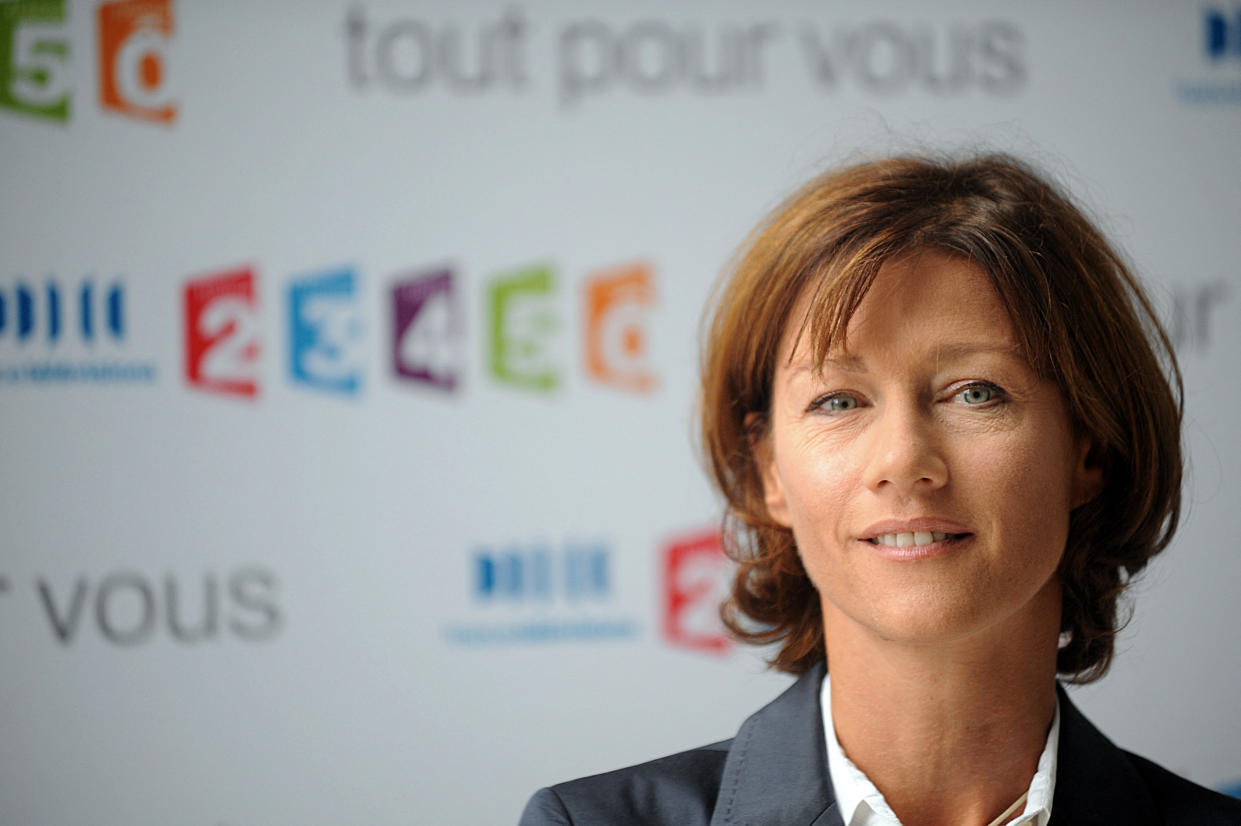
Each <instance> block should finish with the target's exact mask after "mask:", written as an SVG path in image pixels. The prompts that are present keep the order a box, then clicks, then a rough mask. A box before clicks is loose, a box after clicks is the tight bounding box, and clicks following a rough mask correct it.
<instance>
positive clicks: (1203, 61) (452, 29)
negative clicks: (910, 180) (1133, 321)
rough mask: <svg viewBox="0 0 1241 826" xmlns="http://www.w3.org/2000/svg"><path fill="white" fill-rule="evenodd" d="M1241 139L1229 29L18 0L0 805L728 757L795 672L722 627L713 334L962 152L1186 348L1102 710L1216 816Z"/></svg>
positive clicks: (12, 38)
mask: <svg viewBox="0 0 1241 826" xmlns="http://www.w3.org/2000/svg"><path fill="white" fill-rule="evenodd" d="M1239 139H1241V4H1239V3H1238V2H1236V0H1205V2H1198V1H1197V0H1195V2H1155V0H1150V1H1149V2H1142V3H1135V2H1128V0H1126V1H1125V2H1121V1H1120V0H1116V2H1090V3H1070V2H1050V3H1040V4H1028V3H1017V2H1004V3H994V2H982V0H976V1H974V0H960V2H945V3H939V4H935V5H934V6H932V5H930V4H921V3H903V2H902V3H898V2H861V0H858V2H835V3H830V4H827V3H804V4H793V3H787V4H768V5H762V6H760V5H758V4H754V3H733V4H727V3H706V2H702V3H685V4H675V5H673V4H666V3H654V2H647V3H625V4H619V3H617V4H611V3H581V2H538V3H535V2H524V3H523V2H509V3H500V2H496V3H492V2H471V3H453V4H449V3H423V2H394V1H388V0H385V1H384V2H379V0H315V2H312V3H307V2H292V0H288V1H287V2H264V3H243V2H189V0H175V2H172V1H171V0H119V1H118V2H74V1H73V0H8V2H0V151H2V152H3V155H2V157H3V170H4V172H3V180H2V183H0V415H2V417H3V418H2V421H3V426H4V437H3V439H0V480H2V484H3V488H2V491H0V524H3V526H4V528H3V534H2V536H3V538H2V539H0V660H2V661H3V663H4V667H3V672H2V674H0V741H2V742H3V748H2V749H0V821H3V822H4V823H6V824H10V823H11V824H52V823H57V824H60V823H65V824H68V823H87V822H89V823H95V824H116V825H117V826H120V824H125V825H126V826H130V825H131V824H161V825H163V824H186V825H187V826H221V825H222V824H224V825H227V826H240V825H241V824H294V823H297V824H306V823H323V824H327V823H363V822H364V823H373V824H389V823H390V824H397V823H401V824H404V823H428V824H431V823H434V824H491V823H495V824H502V823H511V822H515V821H516V819H517V816H518V813H519V812H520V809H521V806H522V805H523V803H524V801H525V799H526V798H527V797H528V795H529V794H530V793H531V792H532V791H533V790H534V789H535V788H537V787H538V786H541V785H545V784H548V783H552V782H556V781H559V780H564V779H568V778H570V777H573V776H578V775H582V774H587V773H593V772H598V771H602V770H605V769H609V768H614V767H618V766H621V765H624V764H628V763H633V762H637V761H641V760H645V759H649V758H652V757H655V756H658V755H660V754H664V753H668V752H672V751H677V750H681V749H684V748H688V747H691V746H695V745H699V744H701V743H705V742H710V741H714V740H719V739H723V738H727V737H730V736H732V734H733V733H734V732H735V731H736V729H737V727H738V726H739V725H740V723H741V721H742V720H743V719H744V717H745V716H746V715H747V714H749V713H750V712H751V711H753V710H754V709H756V708H757V707H758V706H759V705H761V704H762V703H763V702H765V701H766V700H767V699H769V698H770V697H772V696H774V695H775V694H776V693H778V691H779V690H780V689H781V688H782V687H783V686H784V685H785V684H786V683H787V682H788V679H787V678H786V677H782V676H780V675H778V674H772V673H769V672H766V671H765V670H764V667H763V662H762V658H761V653H762V652H754V651H749V650H740V649H738V648H737V647H736V646H734V645H732V644H730V643H729V641H728V640H727V639H726V638H725V637H724V636H723V635H722V633H721V631H720V626H719V623H718V619H717V618H716V613H715V610H716V605H717V603H718V600H719V598H720V596H721V595H722V593H723V589H724V588H725V586H726V582H727V577H728V573H729V568H728V563H727V562H726V561H725V560H724V559H723V557H722V556H721V555H720V551H719V542H718V536H717V533H716V531H717V528H718V524H719V517H720V503H719V502H718V501H717V499H716V498H715V496H714V495H713V493H712V492H711V490H710V488H709V486H708V484H707V482H706V479H705V476H704V474H703V472H702V470H701V468H700V464H699V462H698V459H697V453H696V447H695V437H694V435H693V434H694V413H693V409H694V397H695V392H696V381H697V343H698V335H699V324H700V319H701V315H702V309H703V306H704V304H705V302H706V300H707V297H708V295H709V293H710V291H711V288H712V285H713V284H714V283H715V281H716V279H717V277H718V276H719V274H720V272H721V271H723V270H724V269H725V268H726V266H727V263H728V261H729V258H730V256H731V255H732V254H733V252H734V251H735V250H736V248H737V246H738V245H739V244H740V243H741V241H742V240H743V238H744V237H745V235H746V233H747V232H748V231H749V230H750V229H751V228H752V227H753V226H754V224H755V223H756V222H757V221H758V220H759V219H760V218H761V217H762V216H763V215H764V214H765V213H766V212H767V211H768V210H769V209H771V208H772V207H774V206H775V205H776V204H777V203H778V202H779V200H780V199H781V198H782V197H783V196H784V195H785V194H787V193H788V192H789V191H790V190H791V189H792V188H793V187H794V186H796V185H797V184H799V183H801V182H802V181H804V180H805V179H807V178H808V177H810V176H811V175H813V174H814V173H816V172H818V171H820V170H822V169H824V168H826V167H827V166H829V165H831V164H833V163H837V162H841V161H845V160H850V159H858V158H864V157H867V156H869V155H874V154H881V153H885V152H890V151H894V150H895V151H900V150H915V151H917V150H936V149H942V148H956V149H961V148H964V149H980V150H986V149H996V150H1003V151H1010V152H1014V153H1016V154H1018V155H1020V156H1022V157H1025V158H1027V159H1029V160H1030V161H1032V162H1033V163H1035V164H1036V165H1038V166H1040V167H1042V168H1044V169H1045V170H1047V171H1048V172H1049V173H1050V174H1051V175H1052V176H1053V177H1055V178H1056V179H1057V180H1059V181H1060V182H1061V183H1062V184H1063V185H1065V186H1066V187H1067V188H1068V189H1069V190H1070V191H1071V192H1073V193H1074V194H1075V195H1076V196H1077V198H1078V199H1079V200H1080V201H1081V202H1082V203H1083V204H1084V205H1085V206H1086V208H1087V209H1088V210H1089V211H1090V213H1091V214H1092V215H1093V216H1094V217H1095V218H1096V219H1097V220H1098V221H1099V222H1100V223H1101V225H1102V226H1103V227H1104V228H1105V230H1106V231H1107V232H1108V233H1109V234H1110V236H1111V237H1112V238H1113V239H1114V240H1115V241H1116V242H1117V243H1118V244H1119V245H1120V246H1121V247H1122V248H1123V249H1124V250H1125V251H1126V252H1127V254H1128V255H1129V256H1130V257H1131V259H1132V260H1133V261H1134V262H1135V264H1136V268H1137V270H1138V271H1139V272H1140V273H1141V275H1142V277H1143V278H1144V279H1145V281H1146V283H1147V284H1148V286H1149V288H1150V290H1151V292H1152V293H1153V295H1154V297H1155V300H1156V302H1157V304H1158V306H1159V309H1160V312H1161V313H1163V316H1164V318H1165V319H1166V321H1167V323H1168V325H1169V328H1170V330H1171V332H1172V334H1173V336H1174V338H1175V341H1176V346H1177V349H1178V353H1179V356H1180V358H1181V360H1182V366H1183V368H1184V371H1185V378H1186V390H1187V397H1186V402H1187V405H1186V412H1187V417H1186V422H1187V428H1186V442H1187V448H1188V456H1189V460H1190V475H1189V482H1188V485H1187V489H1186V492H1187V499H1186V501H1187V505H1188V507H1187V511H1186V518H1185V520H1184V523H1183V528H1182V529H1181V531H1180V533H1179V534H1178V537H1177V540H1176V542H1175V544H1174V545H1173V546H1172V547H1171V548H1170V549H1169V550H1168V551H1167V552H1166V553H1165V554H1164V555H1163V557H1161V558H1159V559H1158V560H1157V561H1156V562H1155V563H1154V564H1153V566H1152V567H1151V569H1150V570H1149V572H1148V573H1147V574H1146V575H1145V576H1144V577H1143V579H1142V581H1141V583H1140V584H1139V585H1138V586H1137V588H1136V589H1135V593H1136V597H1137V598H1136V601H1135V613H1134V615H1133V621H1132V622H1131V623H1130V625H1129V626H1128V628H1127V629H1126V631H1125V632H1124V633H1123V635H1122V637H1121V640H1120V643H1119V647H1118V654H1119V656H1118V659H1117V662H1116V665H1115V667H1114V668H1113V671H1112V674H1111V675H1110V676H1109V677H1108V678H1107V679H1105V680H1104V681H1102V682H1101V683H1099V684H1097V685H1095V686H1092V687H1090V688H1088V689H1084V690H1078V691H1076V692H1075V697H1077V698H1078V699H1079V701H1080V703H1081V705H1082V706H1083V707H1084V708H1085V710H1086V711H1087V713H1088V714H1090V715H1092V717H1093V718H1094V720H1095V721H1096V722H1097V723H1098V724H1099V725H1100V727H1101V728H1103V729H1104V731H1105V732H1107V733H1108V734H1109V735H1110V736H1111V737H1112V738H1113V739H1115V740H1116V741H1117V742H1118V743H1120V744H1121V745H1123V746H1125V747H1127V748H1130V749H1132V750H1134V751H1137V752H1139V753H1141V754H1144V755H1147V756H1149V757H1151V758H1153V759H1155V760H1157V761H1158V762H1160V763H1163V764H1165V765H1167V766H1168V767H1169V768H1171V769H1173V770H1176V771H1179V772H1182V773H1184V774H1186V775H1188V776H1189V777H1191V778H1193V779H1195V780H1197V781H1199V782H1201V783H1204V784H1207V785H1212V786H1215V787H1217V788H1228V787H1231V788H1235V787H1236V784H1237V783H1238V781H1241V712H1239V711H1238V707H1237V702H1236V698H1237V686H1238V685H1239V684H1241V634H1238V621H1239V620H1241V610H1239V609H1238V599H1237V592H1238V583H1239V582H1241V554H1239V553H1238V551H1237V543H1238V537H1239V536H1241V517H1239V516H1238V514H1239V512H1241V511H1239V508H1238V503H1239V502H1241V475H1239V474H1238V470H1237V469H1238V467H1241V435H1239V432H1238V417H1237V412H1236V411H1237V410H1238V409H1241V372H1239V371H1238V366H1237V365H1238V355H1239V354H1241V325H1239V324H1238V318H1239V315H1241V273H1239V271H1238V261H1241V233H1239V232H1238V216H1239V215H1241V152H1239V151H1238V146H1239V145H1241V140H1239ZM1170 709H1175V711H1170Z"/></svg>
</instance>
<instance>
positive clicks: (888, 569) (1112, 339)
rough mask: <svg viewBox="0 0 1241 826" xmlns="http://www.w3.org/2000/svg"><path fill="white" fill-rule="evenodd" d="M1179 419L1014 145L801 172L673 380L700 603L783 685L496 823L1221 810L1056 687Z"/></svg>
mask: <svg viewBox="0 0 1241 826" xmlns="http://www.w3.org/2000/svg"><path fill="white" fill-rule="evenodd" d="M1165 365H1166V368H1167V371H1166V372H1165V369H1164V366H1165ZM1169 376H1170V378H1169ZM1180 421H1181V405H1180V376H1179V373H1178V371H1177V368H1176V365H1175V360H1174V358H1173V355H1172V352H1171V348H1170V346H1169V344H1168V339H1167V336H1166V335H1165V334H1164V332H1163V330H1162V329H1161V328H1160V326H1159V323H1158V321H1157V320H1156V318H1155V316H1154V313H1153V312H1152V310H1151V307H1150V304H1149V302H1148V300H1147V298H1146V296H1145V295H1144V294H1143V292H1142V290H1141V288H1140V287H1139V286H1138V284H1137V282H1136V281H1135V279H1134V278H1133V276H1132V275H1131V274H1130V273H1129V271H1128V270H1127V269H1126V267H1125V265H1124V263H1123V262H1122V261H1121V259H1120V257H1119V256H1118V255H1117V254H1116V253H1115V252H1114V251H1113V250H1112V249H1111V248H1110V247H1109V246H1108V244H1107V242H1106V241H1105V240H1104V239H1103V238H1102V237H1101V235H1100V234H1099V232H1098V231H1097V230H1096V229H1095V228H1094V227H1093V226H1092V225H1091V224H1090V223H1089V222H1088V221H1087V220H1086V219H1085V218H1084V217H1083V216H1082V214H1081V213H1080V212H1079V211H1078V210H1077V209H1076V208H1075V207H1074V206H1073V205H1072V203H1071V202H1070V201H1069V200H1068V199H1067V198H1065V197H1064V196H1063V195H1061V194H1060V193H1059V192H1057V191H1056V190H1055V189H1054V188H1053V187H1052V186H1050V185H1049V184H1048V183H1046V182H1045V181H1043V180H1042V179H1040V178H1039V177H1038V176H1037V175H1036V174H1034V173H1033V172H1032V171H1031V170H1029V169H1028V168H1027V167H1025V166H1024V165H1023V164H1021V163H1020V162H1018V161H1016V160H1014V159H1012V158H1009V157H1005V156H988V157H982V158H976V159H968V160H963V161H938V160H930V159H923V158H893V159H887V160H880V161H874V162H869V163H863V164H859V165H856V166H852V167H850V168H846V169H843V170H838V171H833V172H829V173H828V174H826V175H824V176H821V177H819V178H817V179H816V180H814V181H811V182H810V183H809V184H808V185H807V186H805V187H804V188H802V189H801V190H800V191H799V192H798V193H796V194H795V195H794V196H793V197H792V198H791V199H790V200H789V201H787V202H786V203H785V204H784V205H783V206H781V207H780V208H779V209H778V210H777V211H776V212H775V213H774V214H773V215H772V217H771V218H770V219H769V220H768V221H767V222H766V223H765V225H763V226H761V227H760V228H759V229H758V230H757V231H756V234H755V236H754V237H753V238H752V240H751V242H750V244H749V246H748V249H747V251H746V252H745V253H744V254H743V255H742V257H741V258H740V260H739V263H738V265H737V267H736V269H735V271H734V272H733V273H732V275H731V277H730V278H729V279H728V280H727V281H726V282H725V284H724V286H723V289H722V290H721V292H720V294H719V296H718V301H717V304H716V307H715V314H714V318H713V322H712V324H711V326H710V328H709V333H708V338H707V341H706V349H705V358H704V367H703V399H702V427H703V436H704V442H705V445H706V448H707V452H708V456H709V460H710V464H711V468H712V470H713V472H714V478H715V481H716V483H717V484H718V485H719V488H720V490H721V491H722V492H723V494H724V496H725V497H726V499H727V501H728V523H729V524H728V526H727V527H728V529H727V530H726V536H727V537H728V543H729V545H730V546H731V547H730V553H731V554H732V555H733V557H734V558H735V559H736V561H737V563H738V571H737V576H736V580H735V582H734V586H733V592H732V596H731V599H730V600H729V602H728V604H727V605H726V606H725V609H724V610H725V619H726V622H727V623H728V624H729V626H730V628H731V629H732V630H733V632H734V633H735V634H736V635H737V636H739V637H740V638H741V639H744V640H748V641H751V642H756V643H772V642H776V643H779V650H778V652H777V653H776V654H775V657H774V659H773V664H774V665H775V666H776V667H777V668H780V669H782V670H785V671H788V672H791V673H794V674H798V675H800V678H799V679H798V681H797V682H796V683H795V684H794V685H793V686H792V687H791V688H790V689H789V690H788V691H787V692H785V693H784V694H783V695H781V697H779V698H778V699H776V700H775V701H774V702H773V703H771V704H770V705H768V706H766V707H765V708H763V709H762V710H760V711H759V712H757V713H756V714H754V715H753V716H752V717H750V718H749V719H748V720H747V721H746V722H745V724H744V725H743V726H742V727H741V730H740V731H739V732H738V734H737V736H736V737H735V738H734V739H733V740H730V741H726V742H723V743H717V744H714V745H711V746H706V747H703V748H700V749H696V750H693V751H689V752H684V753H682V754H678V755H673V756H671V757H667V758H663V759H662V760H656V761H654V762H652V763H647V764H643V765H641V766H636V767H632V768H628V769H623V770H620V771H617V772H611V773H609V774H604V775H599V776H596V777H591V778H585V779H582V780H577V781H574V782H571V783H565V784H562V785H559V786H555V787H552V788H551V789H544V790H542V791H540V792H539V793H538V794H536V795H535V797H534V798H533V799H532V800H531V801H530V803H529V805H528V806H527V808H526V811H525V814H524V816H523V818H522V823H523V824H526V825H527V826H535V824H546V823H574V824H622V823H623V824H628V823H634V824H637V823H643V824H646V823H660V824H664V823H666V824H677V826H684V825H685V824H708V823H710V824H720V825H721V826H722V824H745V823H749V824H762V826H774V825H775V824H803V826H804V825H805V824H841V826H858V825H859V824H883V826H893V824H903V826H929V825H931V824H949V825H950V826H988V824H1022V826H1027V824H1029V825H1032V826H1047V824H1048V823H1052V824H1077V823H1099V824H1105V823H1106V824H1162V823H1167V824H1191V823H1192V824H1216V823H1218V824H1224V823H1229V824H1232V823H1241V801H1235V800H1231V799H1229V798H1225V797H1223V796H1222V795H1218V794H1215V793H1214V792H1211V791H1208V790H1206V789H1203V788H1201V787H1198V786H1195V785H1194V784H1192V783H1189V782H1188V781H1186V780H1183V779H1181V778H1179V777H1176V776H1175V775H1172V774H1170V773H1169V772H1167V771H1165V770H1164V769H1161V768H1159V767H1158V766H1156V765H1154V764H1152V763H1150V762H1148V761H1146V760H1144V759H1142V758H1140V757H1137V756H1134V755H1131V754H1128V753H1126V752H1123V751H1121V750H1120V749H1118V748H1116V747H1115V746H1114V745H1112V744H1111V743H1110V742H1109V741H1108V740H1107V739H1106V738H1104V737H1103V736H1102V735H1101V734H1100V733H1099V732H1098V731H1097V730H1096V729H1095V728H1094V727H1093V726H1091V724H1090V723H1089V722H1087V721H1086V720H1085V719H1084V718H1083V717H1082V716H1081V714H1080V713H1079V712H1078V711H1077V710H1076V709H1075V708H1074V707H1073V706H1072V704H1071V703H1070V702H1069V699H1068V697H1067V695H1065V694H1064V693H1063V691H1060V690H1058V688H1057V684H1056V677H1057V674H1059V675H1061V676H1062V677H1063V678H1064V679H1066V680H1068V681H1071V682H1089V681H1092V680H1095V679H1098V678H1099V677H1100V676H1102V675H1103V673H1104V672H1105V671H1106V670H1107V668H1108V665H1109V663H1110V661H1111V657H1112V653H1113V640H1114V638H1115V634H1116V630H1117V608H1116V605H1117V598H1118V596H1119V595H1120V593H1121V591H1122V590H1123V589H1124V587H1125V585H1126V583H1127V582H1128V581H1129V579H1130V578H1131V577H1132V576H1133V575H1134V574H1136V573H1137V572H1139V571H1140V570H1142V568H1143V567H1144V566H1145V565H1146V563H1147V561H1148V560H1149V559H1150V558H1151V557H1152V556H1153V555H1154V554H1156V553H1158V552H1159V551H1160V550H1162V549H1163V548H1164V547H1165V546H1166V545H1167V544H1168V542H1169V540H1170V538H1171V535H1172V532H1173V530H1174V529H1175V527H1176V523H1177V517H1178V513H1179V508H1180V486H1181V455H1180Z"/></svg>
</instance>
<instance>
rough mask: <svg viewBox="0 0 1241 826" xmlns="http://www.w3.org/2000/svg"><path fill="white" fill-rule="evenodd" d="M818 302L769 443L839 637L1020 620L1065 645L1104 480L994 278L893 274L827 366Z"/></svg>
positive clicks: (925, 259)
mask: <svg viewBox="0 0 1241 826" xmlns="http://www.w3.org/2000/svg"><path fill="white" fill-rule="evenodd" d="M807 303H808V302H807V301H805V300H803V302H802V303H801V304H800V305H799V308H798V311H797V312H796V313H794V316H793V319H792V322H791V323H790V324H789V332H786V335H785V340H784V341H783V342H782V345H781V350H780V357H779V361H778V363H777V369H776V374H775V377H774V381H773V385H772V409H771V412H770V427H769V430H768V433H767V436H766V437H765V439H764V440H763V441H762V442H761V443H760V444H759V445H758V446H757V447H758V457H759V461H760V466H761V467H762V469H763V483H764V493H765V496H766V502H767V507H768V510H769V512H770V514H771V516H772V517H773V518H774V519H775V520H776V521H778V522H779V523H781V524H783V525H785V526H787V527H789V528H791V529H792V531H793V535H794V537H795V539H796V541H797V546H798V548H799V551H800V554H801V558H802V562H803V564H804V566H805V568H806V571H807V572H808V573H809V575H810V578H811V580H812V581H813V583H814V585H815V587H816V588H817V589H818V591H819V595H820V599H821V601H822V604H823V611H824V619H825V622H826V623H827V625H828V627H829V638H830V636H831V629H832V626H833V624H834V623H845V624H846V625H847V626H848V627H850V628H852V629H854V630H861V631H864V632H866V633H869V634H873V635H877V636H878V637H880V638H883V639H888V640H905V641H909V642H922V643H929V642H935V641H948V640H954V639H961V638H964V637H966V636H968V635H971V634H976V633H980V632H987V631H988V630H990V631H991V632H993V633H996V634H1003V633H1004V630H1005V629H1006V628H1011V627H1012V625H1011V623H1013V622H1029V621H1033V622H1034V623H1035V624H1036V626H1037V627H1039V628H1051V629H1052V633H1053V634H1054V632H1055V629H1057V628H1058V623H1059V611H1060V599H1059V584H1058V582H1057V580H1056V577H1055V572H1056V568H1057V565H1058V563H1059V561H1060V556H1061V554H1062V553H1063V552H1064V547H1065V542H1066V540H1067V537H1068V528H1069V511H1070V510H1071V509H1072V508H1073V507H1075V506H1076V505H1077V504H1081V503H1082V502H1084V501H1086V500H1087V499H1089V498H1090V497H1091V496H1092V495H1093V494H1094V493H1095V492H1096V491H1097V489H1098V486H1099V485H1100V484H1101V479H1100V475H1099V473H1098V472H1097V471H1095V470H1094V469H1092V468H1089V467H1087V465H1086V451H1087V446H1088V445H1087V443H1086V441H1085V440H1083V439H1076V438H1074V436H1073V433H1072V429H1071V427H1070V424H1069V416H1068V411H1067V407H1066V404H1065V401H1064V399H1063V398H1062V395H1061V393H1060V391H1059V389H1058V388H1057V387H1056V385H1055V384H1054V383H1052V382H1049V381H1046V380H1043V379H1040V378H1039V377H1038V376H1037V375H1036V374H1035V373H1034V371H1033V370H1032V369H1031V368H1030V366H1029V365H1028V364H1026V362H1025V360H1024V359H1023V358H1022V356H1021V354H1020V351H1019V350H1018V348H1017V341H1016V338H1015V335H1014V332H1013V327H1012V323H1011V322H1010V320H1009V318H1008V314H1007V312H1006V311H1005V309H1004V307H1003V305H1002V304H1001V303H1000V299H999V296H998V295H997V294H996V292H995V289H994V288H993V287H992V286H991V283H990V281H989V280H988V279H987V276H986V275H985V274H984V273H983V271H982V270H981V269H980V268H979V267H978V266H977V265H975V264H973V263H971V262H968V261H966V260H963V259H960V258H954V257H949V256H947V255H944V254H941V253H938V252H934V251H926V252H922V253H919V254H916V255H912V256H910V257H907V258H904V259H901V260H898V261H892V262H889V263H887V264H885V265H884V266H883V267H882V269H881V270H880V272H879V274H878V276H877V278H876V280H875V282H874V285H873V287H872V289H871V290H870V292H869V293H868V295H867V296H866V299H865V300H864V301H863V302H862V304H861V306H860V307H859V308H858V310H857V312H856V313H855V314H854V316H853V318H852V319H851V320H850V322H849V326H848V331H847V344H848V350H840V349H834V350H833V351H832V352H830V353H829V356H828V359H827V361H826V362H825V363H824V364H823V365H821V366H819V365H816V364H814V362H813V354H812V353H811V352H810V351H811V350H812V349H813V348H812V347H811V346H810V345H809V344H808V343H807V342H806V341H805V340H803V341H801V342H799V343H798V346H797V347H796V350H795V351H794V346H793V345H794V342H793V340H792V337H793V335H794V334H795V333H796V331H797V330H798V329H799V328H800V326H801V324H800V322H801V320H802V318H803V316H804V313H805V309H806V306H807ZM791 354H792V360H791V361H790V355H791Z"/></svg>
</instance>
